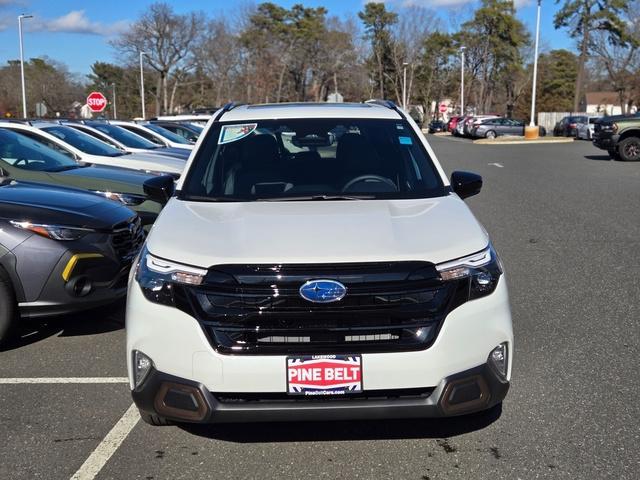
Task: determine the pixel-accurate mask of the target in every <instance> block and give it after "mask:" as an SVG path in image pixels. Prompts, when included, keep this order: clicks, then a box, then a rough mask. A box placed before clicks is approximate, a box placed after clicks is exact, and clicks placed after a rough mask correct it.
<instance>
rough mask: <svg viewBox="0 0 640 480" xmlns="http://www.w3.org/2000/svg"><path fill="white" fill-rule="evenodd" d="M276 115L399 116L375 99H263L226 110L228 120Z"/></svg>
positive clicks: (276, 116)
mask: <svg viewBox="0 0 640 480" xmlns="http://www.w3.org/2000/svg"><path fill="white" fill-rule="evenodd" d="M275 118H378V119H392V120H399V119H401V116H400V114H399V113H398V112H397V111H396V110H395V109H393V108H390V107H388V106H384V105H379V104H375V103H265V104H258V105H241V106H238V107H235V108H233V109H231V110H229V111H227V112H225V113H224V114H223V115H222V117H221V118H220V119H219V120H220V121H222V122H227V121H245V120H268V119H275Z"/></svg>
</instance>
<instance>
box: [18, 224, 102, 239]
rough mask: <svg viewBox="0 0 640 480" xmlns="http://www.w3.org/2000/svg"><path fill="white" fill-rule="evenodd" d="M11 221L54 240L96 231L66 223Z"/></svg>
mask: <svg viewBox="0 0 640 480" xmlns="http://www.w3.org/2000/svg"><path fill="white" fill-rule="evenodd" d="M9 223H11V225H13V226H14V227H17V228H22V229H23V230H29V231H31V232H34V233H37V234H38V235H42V236H43V237H47V238H51V239H52V240H78V239H80V238H82V237H84V236H85V235H86V234H87V233H89V232H95V230H92V229H90V228H81V227H68V226H66V225H47V224H43V223H31V222H27V221H25V222H18V221H16V220H10V221H9Z"/></svg>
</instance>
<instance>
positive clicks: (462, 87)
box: [460, 47, 467, 116]
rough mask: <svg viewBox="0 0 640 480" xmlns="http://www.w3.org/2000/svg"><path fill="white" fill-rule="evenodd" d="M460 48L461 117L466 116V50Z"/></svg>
mask: <svg viewBox="0 0 640 480" xmlns="http://www.w3.org/2000/svg"><path fill="white" fill-rule="evenodd" d="M466 48H467V47H460V116H463V115H464V50H465V49H466Z"/></svg>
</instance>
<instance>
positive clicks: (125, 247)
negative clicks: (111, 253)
mask: <svg viewBox="0 0 640 480" xmlns="http://www.w3.org/2000/svg"><path fill="white" fill-rule="evenodd" d="M144 237H145V234H144V229H143V228H142V220H141V219H140V217H138V216H136V217H133V218H131V219H129V220H128V221H126V222H123V223H120V224H118V225H116V226H115V227H114V229H113V231H112V234H111V245H112V246H113V249H114V250H115V252H116V255H117V256H118V258H119V259H120V260H121V261H122V262H125V263H126V262H131V260H133V257H135V256H136V255H137V254H138V252H139V251H140V248H141V247H142V244H143V243H144Z"/></svg>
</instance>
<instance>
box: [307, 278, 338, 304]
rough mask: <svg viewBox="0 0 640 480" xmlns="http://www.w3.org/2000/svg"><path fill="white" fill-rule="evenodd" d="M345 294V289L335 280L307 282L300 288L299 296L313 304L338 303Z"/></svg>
mask: <svg viewBox="0 0 640 480" xmlns="http://www.w3.org/2000/svg"><path fill="white" fill-rule="evenodd" d="M346 294H347V287H345V286H344V285H343V284H341V283H340V282H336V281H335V280H309V281H308V282H307V283H305V284H304V285H302V286H301V287H300V296H301V297H302V298H304V299H305V300H307V301H309V302H313V303H331V302H339V301H340V300H342V299H343V298H344V296H345V295H346Z"/></svg>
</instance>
